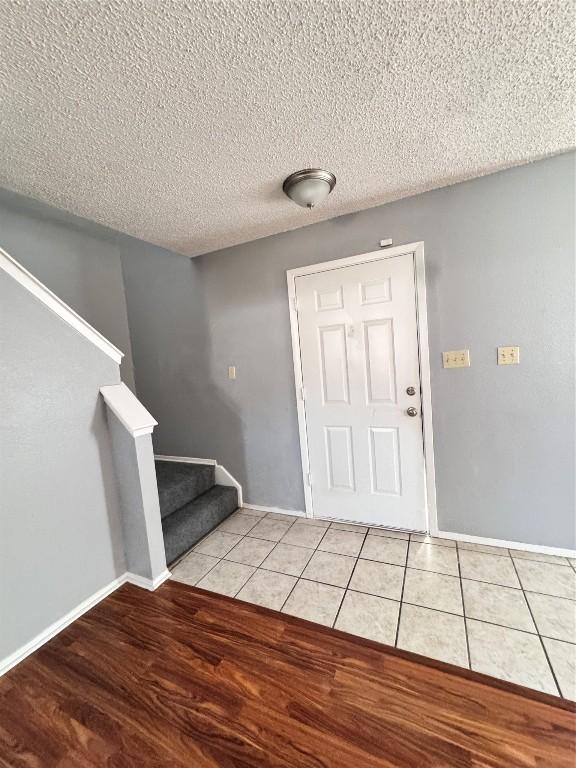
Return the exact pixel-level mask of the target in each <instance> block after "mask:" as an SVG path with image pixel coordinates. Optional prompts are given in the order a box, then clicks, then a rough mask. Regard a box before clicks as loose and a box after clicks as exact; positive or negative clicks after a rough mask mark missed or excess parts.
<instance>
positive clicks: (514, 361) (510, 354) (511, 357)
mask: <svg viewBox="0 0 576 768" xmlns="http://www.w3.org/2000/svg"><path fill="white" fill-rule="evenodd" d="M519 362H520V347H498V365H518V363H519Z"/></svg>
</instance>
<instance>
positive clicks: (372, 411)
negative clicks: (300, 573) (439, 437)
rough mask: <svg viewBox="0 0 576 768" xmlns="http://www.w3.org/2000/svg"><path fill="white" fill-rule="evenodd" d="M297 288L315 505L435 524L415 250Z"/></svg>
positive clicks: (339, 513) (333, 513)
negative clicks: (427, 475) (429, 504)
mask: <svg viewBox="0 0 576 768" xmlns="http://www.w3.org/2000/svg"><path fill="white" fill-rule="evenodd" d="M296 296H297V302H298V332H299V336H300V354H301V364H302V376H303V384H304V390H305V393H306V398H305V403H304V407H305V413H306V432H307V440H308V456H309V462H310V474H311V481H312V488H311V493H312V504H313V513H314V515H315V516H316V517H332V518H335V519H341V520H351V521H355V522H362V523H374V524H378V525H387V526H391V527H399V528H407V529H412V530H425V528H426V506H425V484H424V453H423V441H422V419H421V413H420V405H421V404H420V372H419V364H418V337H417V326H416V301H415V284H414V262H413V254H405V255H402V256H397V257H391V258H383V259H381V260H378V261H372V262H367V263H365V264H358V265H354V266H349V267H342V268H340V269H332V270H329V271H326V272H318V273H315V274H310V275H305V276H301V277H297V278H296ZM408 387H414V388H415V390H416V394H415V395H414V396H409V395H408V394H407V392H406V389H407V388H408ZM410 406H413V407H415V408H416V409H417V412H418V414H417V416H416V417H410V416H408V415H407V409H408V408H409V407H410Z"/></svg>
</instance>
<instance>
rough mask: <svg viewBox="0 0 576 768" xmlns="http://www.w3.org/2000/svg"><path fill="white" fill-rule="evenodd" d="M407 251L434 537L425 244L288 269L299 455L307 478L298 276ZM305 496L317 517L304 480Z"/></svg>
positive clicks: (429, 514) (428, 511)
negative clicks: (410, 260) (412, 279)
mask: <svg viewBox="0 0 576 768" xmlns="http://www.w3.org/2000/svg"><path fill="white" fill-rule="evenodd" d="M407 253H411V254H413V257H414V277H415V284H416V323H417V326H418V354H419V358H420V384H421V387H422V428H423V433H424V467H425V470H424V471H425V475H426V477H425V480H426V506H427V509H426V517H427V521H428V530H429V532H430V533H431V534H432V535H433V536H435V535H437V533H438V517H437V511H436V475H435V472H434V437H433V432H432V391H431V388H430V356H429V352H428V313H427V307H426V272H425V268H424V243H423V242H418V243H409V244H408V245H398V246H396V247H394V248H386V250H384V251H371V252H370V253H361V254H358V255H357V256H349V257H347V258H343V259H335V260H334V261H325V262H323V263H321V264H310V265H309V266H307V267H298V268H297V269H289V270H288V271H287V272H286V278H287V280H288V297H289V301H288V306H289V309H290V331H291V334H292V355H293V359H294V381H295V385H296V407H297V411H298V432H299V436H300V454H301V458H302V476H303V478H304V480H306V479H307V478H308V477H309V476H310V462H309V457H308V439H307V433H306V404H305V400H304V399H302V398H300V397H299V394H300V393H301V392H303V388H304V382H303V379H302V364H301V357H300V335H299V333H298V310H297V300H296V278H297V277H302V276H303V275H312V274H315V273H317V272H328V271H329V270H333V269H340V268H342V267H350V266H353V265H356V264H364V263H366V262H370V261H380V260H381V259H393V258H394V257H395V256H404V255H406V254H407ZM304 498H305V501H306V517H314V511H313V504H312V487H311V486H310V485H309V484H308V483H307V482H304Z"/></svg>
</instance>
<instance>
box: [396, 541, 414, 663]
mask: <svg viewBox="0 0 576 768" xmlns="http://www.w3.org/2000/svg"><path fill="white" fill-rule="evenodd" d="M411 544H412V534H409V535H408V541H407V542H406V560H405V561H404V573H403V574H402V589H401V590H400V607H399V608H398V622H397V624H396V634H395V635H394V648H397V647H398V637H399V635H400V619H401V618H402V604H403V601H404V585H405V584H406V573H407V571H408V556H409V554H410V545H411Z"/></svg>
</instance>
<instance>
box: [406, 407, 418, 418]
mask: <svg viewBox="0 0 576 768" xmlns="http://www.w3.org/2000/svg"><path fill="white" fill-rule="evenodd" d="M406 413H407V414H408V416H418V411H417V410H416V408H414V406H413V405H411V406H410V408H407V409H406Z"/></svg>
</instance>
